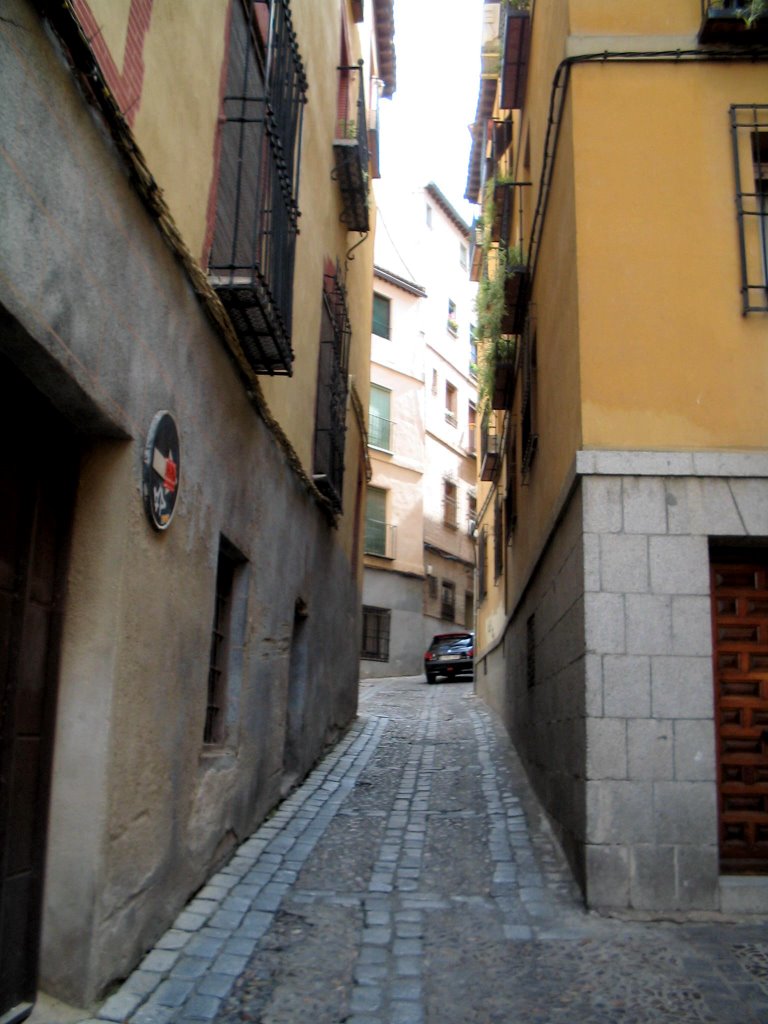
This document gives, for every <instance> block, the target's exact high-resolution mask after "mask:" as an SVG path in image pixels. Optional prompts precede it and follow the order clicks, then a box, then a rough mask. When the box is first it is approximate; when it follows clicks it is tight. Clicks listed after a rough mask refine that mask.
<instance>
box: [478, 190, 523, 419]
mask: <svg viewBox="0 0 768 1024" xmlns="http://www.w3.org/2000/svg"><path fill="white" fill-rule="evenodd" d="M516 189H517V190H518V194H519V195H521V194H522V192H521V189H520V188H519V186H518V185H517V184H516V183H514V182H498V181H496V180H494V181H491V182H489V184H488V186H487V187H486V191H485V202H484V205H483V223H484V225H485V230H484V238H483V274H482V277H481V280H480V284H479V288H478V291H477V299H476V310H477V327H478V336H479V339H480V346H479V349H480V366H479V373H478V391H479V397H480V399H481V401H482V402H485V403H486V404H488V405H489V406H490V407H491V408H493V409H508V408H510V405H511V401H512V396H513V393H514V384H515V375H516V372H517V353H518V339H519V336H520V335H521V334H522V333H523V331H524V329H525V324H526V321H527V317H528V304H529V298H530V295H529V293H530V277H529V272H528V265H527V263H526V261H525V259H524V256H523V242H522V220H523V211H522V202H521V204H520V209H519V210H518V214H517V218H516V224H517V231H518V236H519V238H518V240H517V241H516V242H514V243H513V244H510V236H511V234H512V226H513V221H514V218H513V212H512V203H513V198H514V195H515V190H516Z"/></svg>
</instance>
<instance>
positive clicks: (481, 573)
mask: <svg viewBox="0 0 768 1024" xmlns="http://www.w3.org/2000/svg"><path fill="white" fill-rule="evenodd" d="M487 563H488V544H487V541H486V536H485V527H482V528H481V529H480V534H479V536H478V538H477V595H478V599H479V600H480V601H481V602H482V601H484V600H485V598H486V596H487V594H488V564H487Z"/></svg>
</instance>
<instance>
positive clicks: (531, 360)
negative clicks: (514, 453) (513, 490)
mask: <svg viewBox="0 0 768 1024" xmlns="http://www.w3.org/2000/svg"><path fill="white" fill-rule="evenodd" d="M523 358H524V362H523V402H522V410H521V414H520V417H521V420H520V441H521V447H522V464H521V468H522V477H523V482H524V483H525V482H526V481H527V478H528V474H529V473H530V471H531V466H532V465H533V460H534V457H535V455H536V449H537V447H538V443H539V435H538V434H537V433H536V369H537V363H536V336H535V335H533V336H532V337H530V338H528V339H527V341H526V343H525V349H524V355H523Z"/></svg>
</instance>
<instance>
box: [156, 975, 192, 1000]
mask: <svg viewBox="0 0 768 1024" xmlns="http://www.w3.org/2000/svg"><path fill="white" fill-rule="evenodd" d="M194 987H195V986H194V984H193V982H191V981H185V980H177V979H175V978H171V979H168V980H167V981H164V982H163V983H162V984H161V985H160V986H159V987H158V989H157V991H156V992H154V993H153V994H152V996H150V1000H149V1003H150V1004H151V1005H154V1006H174V1007H177V1006H181V1005H182V1003H183V1002H184V1000H185V999H186V998H187V996H188V995H189V994H190V992H191V991H192V990H193V988H194Z"/></svg>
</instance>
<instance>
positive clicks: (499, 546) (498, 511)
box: [493, 493, 504, 579]
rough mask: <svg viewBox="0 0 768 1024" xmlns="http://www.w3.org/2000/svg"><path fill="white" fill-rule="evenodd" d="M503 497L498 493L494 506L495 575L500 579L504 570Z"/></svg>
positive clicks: (495, 577)
mask: <svg viewBox="0 0 768 1024" xmlns="http://www.w3.org/2000/svg"><path fill="white" fill-rule="evenodd" d="M503 520H504V517H503V513H502V507H501V498H500V497H499V496H498V493H497V495H496V502H495V504H494V508H493V577H494V579H498V578H499V576H501V574H502V573H503V572H504V526H503Z"/></svg>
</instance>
